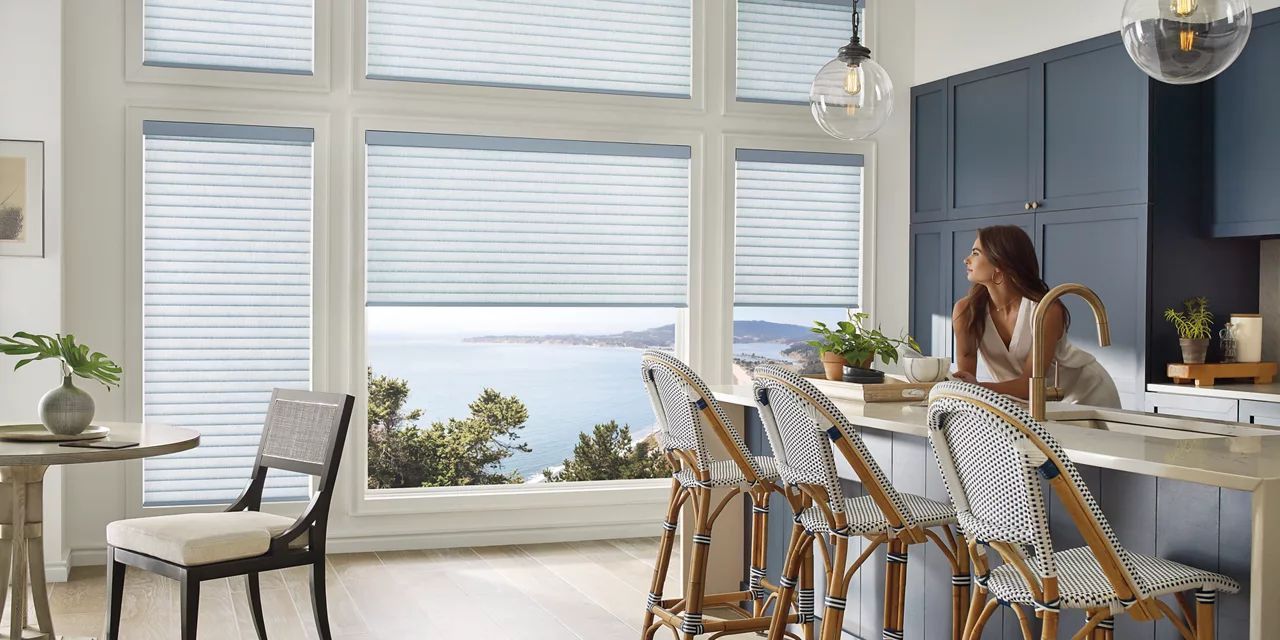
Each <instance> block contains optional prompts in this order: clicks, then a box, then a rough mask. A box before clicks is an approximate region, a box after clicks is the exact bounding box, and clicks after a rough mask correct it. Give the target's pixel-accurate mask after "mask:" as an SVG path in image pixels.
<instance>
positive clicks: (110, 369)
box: [0, 331, 124, 391]
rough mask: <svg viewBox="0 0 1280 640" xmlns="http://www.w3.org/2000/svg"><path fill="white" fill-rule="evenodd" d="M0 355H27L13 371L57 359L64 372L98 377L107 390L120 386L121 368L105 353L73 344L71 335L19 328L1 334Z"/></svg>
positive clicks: (91, 378)
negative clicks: (36, 332)
mask: <svg viewBox="0 0 1280 640" xmlns="http://www.w3.org/2000/svg"><path fill="white" fill-rule="evenodd" d="M0 354H4V355H10V356H29V357H26V358H23V359H22V360H19V361H18V364H16V365H14V366H13V369H14V371H17V370H18V369H21V368H22V367H24V366H26V365H28V364H31V363H32V362H35V361H37V360H50V359H52V360H58V361H60V362H61V363H62V372H63V374H64V375H70V374H75V375H77V376H80V377H81V378H88V379H90V380H97V381H98V382H101V383H102V384H103V385H104V386H106V387H107V390H108V391H109V390H111V387H116V386H119V385H120V374H121V372H123V371H124V370H123V369H121V368H120V365H118V364H116V363H114V362H112V361H111V359H110V358H108V357H107V356H106V355H104V354H102V353H99V352H97V351H94V352H92V353H90V352H89V347H88V346H87V345H83V344H76V337H75V336H73V335H65V336H64V335H62V334H55V335H53V336H45V335H37V334H34V333H27V332H26V331H19V332H17V333H15V334H13V336H0Z"/></svg>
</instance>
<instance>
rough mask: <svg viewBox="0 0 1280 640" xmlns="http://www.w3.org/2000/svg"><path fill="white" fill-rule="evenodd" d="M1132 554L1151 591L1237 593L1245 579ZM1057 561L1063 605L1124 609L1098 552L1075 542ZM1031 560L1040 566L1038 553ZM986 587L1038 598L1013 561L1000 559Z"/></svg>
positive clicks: (1005, 596) (999, 593)
mask: <svg viewBox="0 0 1280 640" xmlns="http://www.w3.org/2000/svg"><path fill="white" fill-rule="evenodd" d="M1129 560H1130V561H1132V562H1133V568H1134V570H1135V573H1136V574H1137V575H1136V576H1135V577H1137V578H1138V579H1139V580H1141V581H1142V583H1143V584H1145V585H1146V587H1147V589H1148V590H1149V593H1150V594H1151V595H1153V596H1160V595H1165V594H1170V593H1177V592H1179V591H1187V590H1189V589H1198V590H1201V591H1225V592H1227V593H1236V592H1238V591H1239V590H1240V585H1239V583H1237V582H1236V581H1235V580H1232V579H1231V578H1228V577H1226V576H1224V575H1221V574H1217V573H1213V572H1212V571H1203V570H1201V569H1196V568H1195V567H1188V566H1187V565H1185V564H1180V563H1177V562H1174V561H1172V560H1165V559H1164V558H1157V557H1155V556H1148V555H1144V554H1141V553H1134V552H1132V551H1130V552H1129ZM1053 561H1054V564H1055V565H1057V568H1058V597H1060V598H1062V603H1061V605H1060V606H1062V607H1064V608H1067V609H1098V608H1104V607H1105V608H1109V609H1117V610H1118V609H1123V608H1124V604H1123V603H1122V602H1121V601H1120V599H1119V598H1117V597H1116V592H1115V589H1112V588H1111V583H1110V582H1108V581H1107V576H1106V575H1105V574H1103V572H1102V566H1101V565H1099V564H1098V558H1097V557H1095V556H1094V555H1093V551H1091V550H1090V549H1089V547H1076V548H1075V549H1067V550H1066V551H1058V552H1056V553H1054V554H1053ZM1028 564H1030V565H1031V566H1033V567H1035V568H1037V569H1039V568H1040V567H1039V563H1037V562H1036V561H1035V558H1030V559H1029V560H1028ZM987 589H989V590H990V591H991V595H993V596H995V597H996V598H999V599H1000V600H1003V601H1005V602H1016V603H1019V604H1035V596H1034V595H1033V594H1032V593H1031V589H1030V588H1029V587H1028V586H1027V582H1026V580H1023V579H1022V576H1021V575H1019V574H1018V572H1017V570H1015V569H1014V567H1013V566H1012V565H1007V564H1005V565H1000V566H999V567H996V568H994V569H992V570H991V577H990V580H989V581H988V582H987Z"/></svg>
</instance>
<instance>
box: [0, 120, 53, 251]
mask: <svg viewBox="0 0 1280 640" xmlns="http://www.w3.org/2000/svg"><path fill="white" fill-rule="evenodd" d="M0 256H31V257H36V258H43V257H44V143H43V142H40V141H38V140H0Z"/></svg>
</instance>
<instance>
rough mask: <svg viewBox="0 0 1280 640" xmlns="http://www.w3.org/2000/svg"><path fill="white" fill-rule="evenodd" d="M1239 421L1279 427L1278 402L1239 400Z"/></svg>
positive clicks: (1279, 409) (1279, 408) (1279, 405)
mask: <svg viewBox="0 0 1280 640" xmlns="http://www.w3.org/2000/svg"><path fill="white" fill-rule="evenodd" d="M1240 422H1248V423H1249V424H1256V425H1261V426H1264V427H1280V402H1255V401H1253V400H1241V401H1240Z"/></svg>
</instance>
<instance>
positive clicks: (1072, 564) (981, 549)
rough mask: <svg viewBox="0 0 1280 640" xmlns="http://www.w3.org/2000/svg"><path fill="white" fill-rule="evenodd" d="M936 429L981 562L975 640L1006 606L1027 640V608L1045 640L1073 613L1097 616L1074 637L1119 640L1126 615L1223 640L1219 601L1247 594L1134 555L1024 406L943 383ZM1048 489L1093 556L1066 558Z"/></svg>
mask: <svg viewBox="0 0 1280 640" xmlns="http://www.w3.org/2000/svg"><path fill="white" fill-rule="evenodd" d="M928 424H929V441H930V443H931V445H932V448H933V452H934V457H935V458H937V461H938V466H939V468H940V469H941V471H942V478H943V481H944V483H945V484H946V487H947V492H948V494H950V496H951V501H952V503H953V504H954V505H955V508H956V515H957V518H958V519H959V521H960V528H961V529H962V530H963V531H964V533H965V535H966V536H967V537H968V539H969V545H970V551H971V555H972V556H973V558H974V571H975V575H976V576H977V583H978V586H977V588H976V590H975V593H974V597H973V601H972V606H971V608H970V610H969V623H968V626H967V628H966V633H965V638H968V639H974V640H976V639H977V638H980V637H981V636H982V629H983V626H984V625H985V624H986V622H987V620H988V619H990V618H991V615H992V614H993V612H994V611H995V609H996V607H997V606H998V605H1000V604H1006V605H1008V606H1009V607H1010V608H1011V609H1013V611H1014V614H1015V615H1016V616H1017V618H1018V623H1019V627H1020V629H1021V632H1022V636H1023V638H1024V639H1025V640H1031V639H1032V638H1033V637H1034V635H1033V633H1032V628H1031V620H1030V618H1029V617H1028V616H1027V613H1026V612H1025V611H1024V608H1030V609H1032V610H1033V612H1034V615H1035V616H1036V617H1038V618H1040V619H1041V630H1040V636H1041V638H1043V639H1045V640H1048V639H1051V638H1057V637H1058V626H1059V616H1060V614H1061V611H1062V609H1076V610H1082V611H1084V613H1085V624H1084V626H1083V627H1082V628H1081V629H1080V630H1079V631H1078V632H1076V634H1075V635H1073V636H1072V638H1073V639H1083V638H1094V639H1098V638H1100V639H1102V640H1111V639H1112V638H1113V637H1114V631H1113V629H1114V617H1115V616H1116V615H1120V614H1125V613H1127V614H1128V615H1130V616H1131V617H1133V618H1134V619H1137V620H1144V621H1154V620H1158V619H1160V618H1161V617H1164V618H1168V619H1169V621H1170V622H1171V623H1172V624H1173V626H1174V627H1175V628H1176V629H1177V631H1178V633H1179V634H1180V635H1181V636H1182V637H1183V638H1184V639H1185V640H1212V639H1213V638H1214V610H1215V604H1216V602H1217V594H1218V593H1219V592H1226V593H1235V592H1237V591H1239V590H1240V585H1239V584H1237V583H1236V581H1234V580H1232V579H1231V578H1228V577H1227V576H1224V575H1220V574H1217V573H1213V572H1211V571H1204V570H1201V569H1197V568H1195V567H1190V566H1187V565H1184V564H1180V563H1177V562H1173V561H1171V560H1165V559H1163V558H1158V557H1155V556H1149V555H1144V554H1140V553H1134V552H1132V551H1129V550H1127V549H1125V548H1124V546H1122V545H1121V544H1120V541H1119V539H1117V538H1116V535H1115V532H1114V531H1113V530H1112V529H1111V525H1110V524H1109V523H1108V522H1107V518H1106V516H1105V515H1104V514H1103V513H1102V510H1101V509H1099V508H1098V503H1097V502H1096V501H1094V498H1093V494H1092V493H1091V492H1090V491H1089V487H1088V486H1087V485H1086V484H1085V483H1084V481H1083V480H1082V479H1081V477H1080V473H1079V472H1078V471H1077V470H1076V467H1075V465H1074V464H1072V462H1071V460H1070V458H1068V457H1067V454H1066V453H1065V452H1064V451H1063V450H1062V448H1061V447H1060V446H1058V443H1057V441H1056V440H1055V439H1054V437H1053V436H1052V435H1051V434H1050V433H1049V432H1048V431H1047V430H1046V429H1045V428H1044V427H1043V426H1042V425H1040V424H1039V423H1038V422H1036V421H1035V420H1033V419H1032V418H1031V416H1030V414H1028V413H1027V412H1026V411H1025V410H1024V409H1023V408H1022V407H1021V406H1019V405H1018V404H1017V403H1015V402H1014V401H1013V400H1011V399H1009V398H1007V397H1005V396H1003V395H1001V394H998V393H996V392H994V391H991V390H989V389H987V388H985V387H981V386H978V385H973V384H968V383H963V382H943V383H940V384H938V385H936V386H934V387H933V389H932V391H931V392H930V394H929V415H928ZM1045 482H1047V484H1048V486H1049V487H1050V489H1051V490H1052V491H1053V493H1054V495H1056V496H1057V497H1058V500H1059V502H1060V503H1061V504H1062V506H1063V507H1064V509H1065V510H1066V512H1067V513H1068V514H1069V515H1070V517H1071V524H1072V525H1074V526H1075V528H1076V529H1077V530H1078V531H1079V532H1080V535H1081V537H1082V538H1083V540H1084V541H1085V543H1086V544H1085V546H1083V547H1076V548H1073V549H1066V550H1062V551H1057V550H1055V549H1054V546H1053V539H1052V538H1051V537H1050V532H1049V517H1048V512H1047V510H1046V504H1045V494H1044V490H1043V488H1042V483H1045ZM1055 524H1057V523H1055ZM986 549H994V550H995V552H996V554H997V555H998V556H999V557H1000V559H1001V560H1002V561H1003V564H1001V565H999V566H997V567H994V568H990V566H989V564H988V561H987V553H986ZM1028 551H1029V552H1030V553H1028ZM1189 592H1194V603H1192V602H1189V601H1188V597H1187V594H1188V593H1189ZM988 595H990V596H994V597H995V599H994V600H987V597H988ZM1166 595H1173V596H1174V597H1175V600H1176V601H1177V603H1178V605H1179V608H1180V609H1181V615H1178V614H1176V613H1175V612H1174V610H1173V608H1172V607H1170V606H1169V605H1168V604H1167V603H1165V602H1164V601H1162V600H1160V599H1159V598H1160V596H1166ZM1193 604H1194V611H1195V613H1194V615H1193V614H1192V609H1193Z"/></svg>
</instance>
